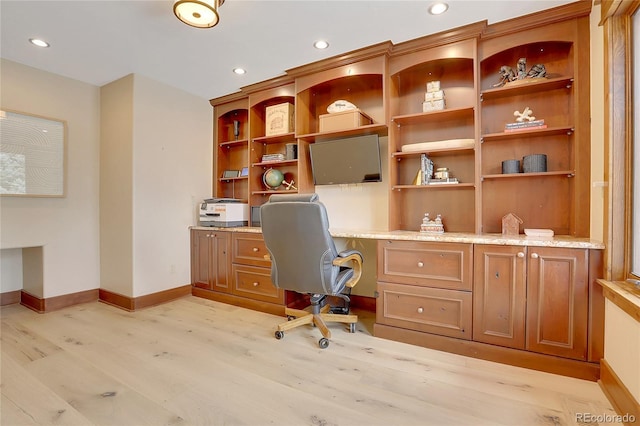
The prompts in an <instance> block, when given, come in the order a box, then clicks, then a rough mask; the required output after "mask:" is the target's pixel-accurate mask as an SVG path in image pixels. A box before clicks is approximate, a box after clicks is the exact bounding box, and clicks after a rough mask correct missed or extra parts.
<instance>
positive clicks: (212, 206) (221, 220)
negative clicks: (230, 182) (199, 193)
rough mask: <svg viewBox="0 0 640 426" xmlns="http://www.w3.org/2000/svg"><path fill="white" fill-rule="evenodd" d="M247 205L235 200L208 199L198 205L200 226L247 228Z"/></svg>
mask: <svg viewBox="0 0 640 426" xmlns="http://www.w3.org/2000/svg"><path fill="white" fill-rule="evenodd" d="M248 223H249V204H247V203H243V202H242V201H241V200H237V199H235V198H208V199H206V200H204V201H203V202H202V204H200V226H220V227H233V226H247V225H248Z"/></svg>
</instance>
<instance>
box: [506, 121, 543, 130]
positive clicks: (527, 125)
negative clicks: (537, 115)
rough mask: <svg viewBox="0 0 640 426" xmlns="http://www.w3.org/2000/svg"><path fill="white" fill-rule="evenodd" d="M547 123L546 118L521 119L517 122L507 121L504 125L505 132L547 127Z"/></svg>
mask: <svg viewBox="0 0 640 426" xmlns="http://www.w3.org/2000/svg"><path fill="white" fill-rule="evenodd" d="M546 128H547V125H546V124H544V120H533V121H521V122H516V123H507V124H505V125H504V131H505V132H518V131H522V130H534V129H546Z"/></svg>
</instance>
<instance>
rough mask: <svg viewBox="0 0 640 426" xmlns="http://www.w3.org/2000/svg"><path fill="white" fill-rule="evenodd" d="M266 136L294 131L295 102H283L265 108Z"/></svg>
mask: <svg viewBox="0 0 640 426" xmlns="http://www.w3.org/2000/svg"><path fill="white" fill-rule="evenodd" d="M264 124H265V131H264V135H265V136H275V135H281V134H284V133H291V132H293V131H294V126H295V124H294V109H293V104H291V103H283V104H278V105H272V106H268V107H267V108H266V109H265V120H264Z"/></svg>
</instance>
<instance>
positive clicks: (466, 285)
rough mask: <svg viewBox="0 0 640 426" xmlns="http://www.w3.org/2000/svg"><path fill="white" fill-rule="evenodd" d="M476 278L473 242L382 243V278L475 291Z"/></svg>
mask: <svg viewBox="0 0 640 426" xmlns="http://www.w3.org/2000/svg"><path fill="white" fill-rule="evenodd" d="M472 278H473V245H472V244H461V243H460V244H459V243H425V242H415V241H379V242H378V280H380V281H387V282H394V283H401V284H413V285H420V286H429V287H438V288H447V289H454V290H471V287H472Z"/></svg>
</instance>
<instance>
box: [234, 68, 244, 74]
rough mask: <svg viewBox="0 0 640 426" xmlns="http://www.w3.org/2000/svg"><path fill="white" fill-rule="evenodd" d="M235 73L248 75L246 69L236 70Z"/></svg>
mask: <svg viewBox="0 0 640 426" xmlns="http://www.w3.org/2000/svg"><path fill="white" fill-rule="evenodd" d="M233 72H235V73H236V74H238V75H242V74H246V73H247V71H246V70H245V69H244V68H234V69H233Z"/></svg>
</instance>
